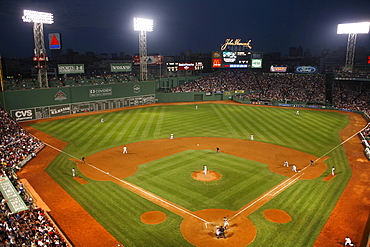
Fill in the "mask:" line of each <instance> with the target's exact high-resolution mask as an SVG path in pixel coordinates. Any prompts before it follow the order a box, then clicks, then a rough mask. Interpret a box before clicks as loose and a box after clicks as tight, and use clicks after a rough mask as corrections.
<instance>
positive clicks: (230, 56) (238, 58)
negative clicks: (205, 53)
mask: <svg viewBox="0 0 370 247" xmlns="http://www.w3.org/2000/svg"><path fill="white" fill-rule="evenodd" d="M250 54H251V53H250V52H245V51H217V52H213V53H212V68H249V67H250V66H251V65H250V60H251V55H250Z"/></svg>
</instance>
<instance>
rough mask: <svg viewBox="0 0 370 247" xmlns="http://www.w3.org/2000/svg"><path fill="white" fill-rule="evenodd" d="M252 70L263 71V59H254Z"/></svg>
mask: <svg viewBox="0 0 370 247" xmlns="http://www.w3.org/2000/svg"><path fill="white" fill-rule="evenodd" d="M251 68H253V69H261V68H262V59H253V58H252V64H251Z"/></svg>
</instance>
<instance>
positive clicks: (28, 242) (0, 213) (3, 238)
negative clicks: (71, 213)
mask: <svg viewBox="0 0 370 247" xmlns="http://www.w3.org/2000/svg"><path fill="white" fill-rule="evenodd" d="M0 133H1V135H0V155H1V164H0V165H1V170H0V176H1V177H5V176H6V177H8V178H9V180H10V182H11V183H12V184H13V186H14V188H15V189H16V190H17V192H18V194H19V196H20V197H21V198H22V199H23V201H24V202H25V204H26V206H27V207H28V210H25V211H21V212H15V213H13V212H11V210H10V208H9V206H8V204H7V200H6V199H5V197H4V196H3V195H2V194H1V193H0V201H1V203H0V246H11V247H18V246H31V247H36V246H47V247H54V246H67V245H66V241H64V239H63V237H62V236H61V235H60V234H59V233H58V230H57V228H56V227H55V226H54V224H53V223H52V221H51V220H50V219H49V218H48V217H47V215H46V214H45V212H44V211H43V210H42V209H41V208H38V207H37V206H35V205H34V203H33V199H32V197H31V195H30V194H29V193H28V192H26V189H25V188H24V185H23V184H22V183H21V182H20V181H19V180H18V177H17V175H16V173H15V172H14V171H16V170H19V169H21V168H20V166H19V164H20V163H21V162H22V161H24V160H25V159H26V158H28V157H34V156H36V152H37V150H38V149H40V148H42V146H43V143H42V142H41V141H40V140H38V139H37V138H35V137H34V136H32V135H30V134H29V133H28V132H27V131H25V130H24V129H23V128H22V127H21V126H19V125H18V124H17V122H16V121H14V120H13V119H12V118H11V117H10V115H9V113H7V112H6V111H5V110H4V109H2V108H0Z"/></svg>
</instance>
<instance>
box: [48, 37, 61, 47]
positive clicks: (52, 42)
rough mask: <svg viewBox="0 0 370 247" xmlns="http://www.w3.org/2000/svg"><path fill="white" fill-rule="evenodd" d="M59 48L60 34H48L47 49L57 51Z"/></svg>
mask: <svg viewBox="0 0 370 247" xmlns="http://www.w3.org/2000/svg"><path fill="white" fill-rule="evenodd" d="M61 48H62V45H61V42H60V33H49V49H50V50H58V49H61Z"/></svg>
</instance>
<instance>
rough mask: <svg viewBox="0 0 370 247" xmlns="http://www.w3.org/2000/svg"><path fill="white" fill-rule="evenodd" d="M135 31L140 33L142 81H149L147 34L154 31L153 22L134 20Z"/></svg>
mask: <svg viewBox="0 0 370 247" xmlns="http://www.w3.org/2000/svg"><path fill="white" fill-rule="evenodd" d="M134 30H135V31H139V32H140V33H139V51H140V80H141V81H146V80H148V64H147V49H146V32H152V31H153V20H150V19H143V18H134Z"/></svg>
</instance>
